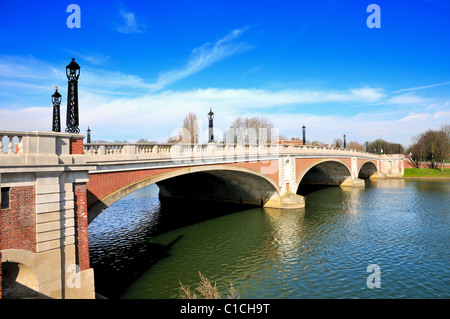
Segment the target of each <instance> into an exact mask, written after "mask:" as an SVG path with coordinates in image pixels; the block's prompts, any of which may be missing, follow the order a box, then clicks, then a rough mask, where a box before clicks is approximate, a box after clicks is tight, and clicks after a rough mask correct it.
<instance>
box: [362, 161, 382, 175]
mask: <svg viewBox="0 0 450 319" xmlns="http://www.w3.org/2000/svg"><path fill="white" fill-rule="evenodd" d="M375 173H378V166H377V165H376V164H375V163H374V162H373V161H370V160H367V161H363V162H361V163H359V162H358V175H357V176H358V178H369V177H370V176H371V175H372V174H375Z"/></svg>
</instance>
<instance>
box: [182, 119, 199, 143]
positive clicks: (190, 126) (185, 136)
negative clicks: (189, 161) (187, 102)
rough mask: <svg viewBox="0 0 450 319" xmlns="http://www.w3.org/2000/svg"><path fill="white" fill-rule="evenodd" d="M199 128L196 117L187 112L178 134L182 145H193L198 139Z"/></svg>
mask: <svg viewBox="0 0 450 319" xmlns="http://www.w3.org/2000/svg"><path fill="white" fill-rule="evenodd" d="M198 135H199V128H198V121H197V115H196V114H195V113H193V112H189V113H188V114H187V115H186V117H185V118H184V120H183V127H182V129H181V132H180V133H179V136H180V139H181V141H182V142H183V143H190V144H194V143H196V142H198V141H197V139H198Z"/></svg>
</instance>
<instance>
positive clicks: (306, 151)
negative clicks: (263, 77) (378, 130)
mask: <svg viewBox="0 0 450 319" xmlns="http://www.w3.org/2000/svg"><path fill="white" fill-rule="evenodd" d="M84 155H85V157H86V158H85V161H86V162H89V163H91V162H102V161H115V160H118V161H120V160H140V159H142V160H144V159H172V160H175V159H176V160H182V161H183V162H186V161H193V162H194V163H195V161H196V160H198V161H199V162H203V160H204V159H205V158H213V157H222V158H224V159H232V158H235V157H239V158H248V159H250V160H251V159H253V158H254V159H256V158H261V157H274V156H276V157H278V156H287V155H293V156H295V155H299V156H333V157H336V156H344V157H351V156H356V157H364V158H370V159H373V160H376V159H379V158H380V156H381V155H376V154H371V153H367V152H361V151H356V150H350V149H335V148H330V147H319V146H303V145H280V144H264V145H263V144H259V145H251V144H222V143H219V144H214V143H209V144H182V143H176V144H157V143H90V144H84Z"/></svg>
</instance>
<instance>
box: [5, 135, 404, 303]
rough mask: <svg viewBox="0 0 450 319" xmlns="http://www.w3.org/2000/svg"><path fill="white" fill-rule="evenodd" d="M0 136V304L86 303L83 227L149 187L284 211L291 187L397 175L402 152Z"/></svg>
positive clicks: (90, 276) (291, 202) (291, 204)
mask: <svg viewBox="0 0 450 319" xmlns="http://www.w3.org/2000/svg"><path fill="white" fill-rule="evenodd" d="M83 138H84V136H83V135H80V134H68V133H55V132H4V131H0V150H2V151H1V152H0V184H1V188H2V202H1V204H2V208H1V215H0V255H1V256H0V263H1V266H2V267H1V269H2V274H0V280H1V289H0V297H2V296H3V297H4V298H8V297H20V296H27V297H30V296H31V297H35V298H94V295H95V289H94V273H93V269H92V268H90V265H89V247H88V224H89V222H91V221H92V220H93V219H94V218H95V217H96V216H98V214H100V213H101V212H102V211H103V210H104V209H105V208H107V207H108V206H110V205H111V204H112V203H114V202H116V201H117V200H119V199H120V198H122V197H123V196H125V195H127V194H129V193H131V192H133V191H135V190H137V189H139V188H142V187H145V186H147V185H150V184H153V183H156V184H157V185H158V187H159V188H160V196H162V197H169V198H177V199H181V200H183V199H204V200H214V201H219V202H236V203H243V204H250V205H257V206H265V207H277V208H283V209H290V208H298V207H303V206H305V198H304V197H303V196H301V195H299V194H297V191H298V189H299V186H300V185H308V184H324V185H336V186H341V187H364V181H363V180H362V179H364V178H386V177H399V176H402V175H403V170H404V157H403V156H402V155H389V156H387V155H375V154H370V153H366V152H359V151H354V150H345V149H344V150H339V149H332V148H323V147H309V146H296V145H283V144H273V145H225V144H212V143H211V144H206V145H184V144H152V143H145V144H144V143H140V144H138V143H127V144H122V143H103V144H85V145H83Z"/></svg>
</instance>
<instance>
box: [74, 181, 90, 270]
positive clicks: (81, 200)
mask: <svg viewBox="0 0 450 319" xmlns="http://www.w3.org/2000/svg"><path fill="white" fill-rule="evenodd" d="M74 197H75V198H74V201H75V213H76V232H77V236H76V238H77V245H76V246H77V248H78V251H77V264H78V266H79V267H80V270H86V269H89V268H90V267H89V234H88V216H87V193H86V183H79V184H74Z"/></svg>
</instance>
